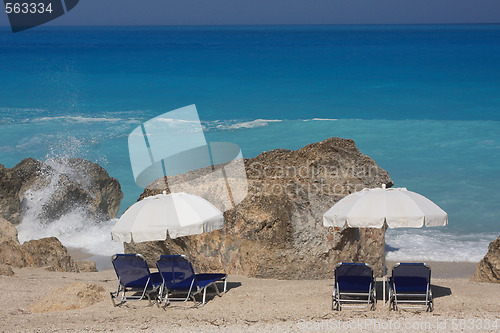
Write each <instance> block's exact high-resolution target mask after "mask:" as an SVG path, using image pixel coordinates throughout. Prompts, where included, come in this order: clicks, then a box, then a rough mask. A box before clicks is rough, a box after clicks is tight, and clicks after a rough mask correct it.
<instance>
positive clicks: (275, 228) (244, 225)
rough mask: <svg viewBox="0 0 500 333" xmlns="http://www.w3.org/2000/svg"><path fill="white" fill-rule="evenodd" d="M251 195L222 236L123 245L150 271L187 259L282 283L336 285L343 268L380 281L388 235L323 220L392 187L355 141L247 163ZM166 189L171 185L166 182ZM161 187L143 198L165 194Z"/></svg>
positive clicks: (231, 214)
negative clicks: (371, 190) (173, 257)
mask: <svg viewBox="0 0 500 333" xmlns="http://www.w3.org/2000/svg"><path fill="white" fill-rule="evenodd" d="M245 168H246V173H247V178H248V186H249V188H248V191H249V193H248V195H247V197H246V198H245V199H244V200H243V201H242V202H241V203H240V204H239V205H237V206H236V207H235V208H234V209H231V210H229V211H227V212H225V214H224V217H225V227H224V229H223V230H221V231H215V232H212V233H209V234H204V235H199V236H189V237H182V238H178V239H175V240H167V241H165V242H146V243H137V244H135V243H131V244H125V251H126V252H133V253H141V254H143V255H145V257H146V259H147V260H148V262H150V263H154V262H155V261H156V257H157V256H158V255H159V254H169V253H171V254H176V253H182V254H186V255H188V256H189V257H190V258H191V259H192V261H193V263H194V265H195V266H196V267H195V269H198V270H199V271H222V270H223V271H225V272H227V273H232V274H243V275H248V276H254V277H266V278H280V279H323V278H331V277H332V274H333V267H334V265H335V264H336V263H338V262H340V261H354V262H366V263H369V264H371V265H373V266H374V268H375V271H376V273H377V274H379V275H380V274H381V273H382V267H383V258H384V253H385V241H384V230H378V229H348V228H346V229H334V228H325V227H323V225H322V215H323V213H324V212H326V211H327V210H328V209H329V208H330V207H331V206H332V205H333V204H334V203H335V202H337V201H338V200H340V199H341V198H343V197H344V196H346V195H348V194H350V193H352V192H355V191H359V190H361V189H363V188H365V187H380V186H381V185H382V184H387V187H390V186H392V185H393V183H392V181H391V179H390V177H389V175H388V174H387V172H386V171H385V170H383V169H381V168H380V167H379V166H378V165H377V164H376V163H375V162H374V161H373V160H372V159H371V158H370V157H368V156H365V155H363V154H362V153H361V152H360V151H359V150H358V149H357V147H356V145H355V144H354V141H352V140H345V139H339V138H330V139H328V140H325V141H323V142H319V143H313V144H310V145H307V146H305V147H303V148H301V149H299V150H297V151H290V150H285V149H278V150H273V151H270V152H265V153H262V154H261V155H259V156H257V157H255V158H252V159H248V160H245ZM169 181H171V179H170V178H169ZM159 183H164V181H163V180H158V181H157V182H156V183H155V184H153V186H151V187H148V188H147V189H146V190H145V191H144V193H143V194H142V195H141V198H140V199H142V198H144V197H146V196H150V195H155V194H158V193H161V192H162V191H163V190H167V191H168V189H166V188H160V186H158V184H159Z"/></svg>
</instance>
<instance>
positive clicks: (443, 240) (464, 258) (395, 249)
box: [385, 228, 497, 262]
mask: <svg viewBox="0 0 500 333" xmlns="http://www.w3.org/2000/svg"><path fill="white" fill-rule="evenodd" d="M496 237H497V236H496V235H492V234H488V233H481V234H467V235H457V234H451V233H448V232H445V231H440V230H436V228H429V229H426V230H423V229H422V230H404V231H403V230H391V229H389V230H387V233H386V239H385V243H386V260H390V261H426V260H427V261H456V262H479V261H480V260H481V259H482V258H483V257H484V255H485V254H486V252H488V245H489V243H490V242H491V241H492V240H493V239H495V238H496Z"/></svg>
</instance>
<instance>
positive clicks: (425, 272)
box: [391, 263, 431, 290]
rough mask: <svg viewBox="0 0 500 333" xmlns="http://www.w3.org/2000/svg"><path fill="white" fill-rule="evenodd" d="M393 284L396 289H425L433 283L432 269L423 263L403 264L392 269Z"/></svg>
mask: <svg viewBox="0 0 500 333" xmlns="http://www.w3.org/2000/svg"><path fill="white" fill-rule="evenodd" d="M391 281H392V283H394V284H395V285H396V288H416V289H422V290H423V289H424V287H425V288H427V285H428V284H430V282H431V269H430V268H429V266H427V265H426V264H423V263H401V264H397V265H396V266H394V268H393V269H392V277H391Z"/></svg>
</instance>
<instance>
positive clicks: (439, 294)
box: [431, 284, 452, 298]
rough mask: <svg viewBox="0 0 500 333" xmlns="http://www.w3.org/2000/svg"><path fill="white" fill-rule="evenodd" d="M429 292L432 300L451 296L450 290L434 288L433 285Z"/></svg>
mask: <svg viewBox="0 0 500 333" xmlns="http://www.w3.org/2000/svg"><path fill="white" fill-rule="evenodd" d="M431 290H432V298H438V297H444V296H450V295H451V294H452V293H451V289H450V288H448V287H441V286H436V285H435V284H431Z"/></svg>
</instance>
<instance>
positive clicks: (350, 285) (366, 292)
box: [332, 263, 377, 311]
mask: <svg viewBox="0 0 500 333" xmlns="http://www.w3.org/2000/svg"><path fill="white" fill-rule="evenodd" d="M376 302H377V294H376V289H375V279H374V277H373V269H372V267H371V266H370V265H368V264H365V263H338V264H337V265H336V266H335V286H334V288H333V295H332V309H333V310H337V311H340V310H342V308H343V307H347V308H370V309H371V310H374V309H375V304H376Z"/></svg>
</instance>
